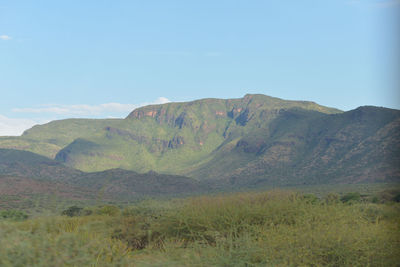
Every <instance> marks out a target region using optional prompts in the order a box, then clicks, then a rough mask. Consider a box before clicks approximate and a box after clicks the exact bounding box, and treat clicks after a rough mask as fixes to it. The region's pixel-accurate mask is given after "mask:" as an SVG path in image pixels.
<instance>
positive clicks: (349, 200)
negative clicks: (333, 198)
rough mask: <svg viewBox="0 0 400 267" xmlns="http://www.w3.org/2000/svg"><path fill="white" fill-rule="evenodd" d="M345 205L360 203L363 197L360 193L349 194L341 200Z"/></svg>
mask: <svg viewBox="0 0 400 267" xmlns="http://www.w3.org/2000/svg"><path fill="white" fill-rule="evenodd" d="M340 200H341V201H342V202H343V203H353V202H359V201H360V200H361V195H360V193H358V192H354V193H347V194H345V195H344V196H342V197H341V198H340Z"/></svg>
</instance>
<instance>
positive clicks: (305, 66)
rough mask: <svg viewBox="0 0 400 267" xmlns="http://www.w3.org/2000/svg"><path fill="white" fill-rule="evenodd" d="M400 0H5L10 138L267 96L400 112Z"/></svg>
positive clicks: (2, 102)
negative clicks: (174, 104)
mask: <svg viewBox="0 0 400 267" xmlns="http://www.w3.org/2000/svg"><path fill="white" fill-rule="evenodd" d="M399 33H400V0H326V1H320V0H314V1H311V0H303V1H298V0H292V1H289V0H276V1H272V0H271V1H257V0H229V1H225V0H202V1H185V0H159V1H156V0H148V1H135V0H130V1H122V0H95V1H90V0H85V1H82V0H69V1H67V0H60V1H51V0H47V1H46V0H30V1H28V0H25V1H24V0H0V136H2V135H19V134H21V133H22V132H23V131H24V130H25V129H28V128H30V127H31V126H33V125H34V124H37V123H46V122H48V121H51V120H55V119H64V118H71V117H74V118H77V117H84V118H114V117H120V118H122V117H125V116H126V115H128V113H129V112H130V111H131V110H133V109H134V108H137V107H139V106H143V105H146V104H152V103H166V102H169V101H190V100H194V99H200V98H209V97H213V98H239V97H242V96H244V95H245V94H247V93H260V94H266V95H270V96H274V97H279V98H283V99H290V100H310V101H314V102H317V103H319V104H322V105H326V106H330V107H336V108H339V109H342V110H351V109H354V108H356V107H358V106H362V105H375V106H384V107H389V108H396V109H400V90H399V88H400V75H398V73H400V51H399V48H398V47H400V37H399Z"/></svg>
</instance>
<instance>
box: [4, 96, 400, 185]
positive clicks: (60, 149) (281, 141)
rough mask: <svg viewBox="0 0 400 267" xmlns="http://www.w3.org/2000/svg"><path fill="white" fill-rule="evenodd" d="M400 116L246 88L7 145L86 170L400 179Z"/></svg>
mask: <svg viewBox="0 0 400 267" xmlns="http://www.w3.org/2000/svg"><path fill="white" fill-rule="evenodd" d="M399 119H400V111H398V110H392V109H386V108H378V107H360V108H358V109H355V110H352V111H348V112H342V111H340V110H338V109H334V108H328V107H324V106H320V105H318V104H316V103H313V102H307V101H287V100H282V99H279V98H273V97H269V96H265V95H246V96H244V97H243V98H239V99H202V100H196V101H192V102H183V103H168V104H162V105H151V106H146V107H142V108H138V109H136V110H134V111H132V112H131V114H129V116H128V117H127V118H125V119H116V120H86V119H70V120H62V121H54V122H50V123H48V124H45V125H41V126H35V127H33V128H32V129H30V130H28V131H26V132H25V133H24V134H23V135H22V136H21V137H15V138H0V147H8V148H17V149H23V150H29V151H33V152H35V153H39V154H41V155H44V156H47V157H49V158H54V159H55V160H56V161H58V162H60V163H63V164H65V165H67V166H70V167H73V168H76V169H79V170H81V171H85V172H99V171H100V172H101V171H106V170H110V169H124V170H131V171H135V172H137V173H146V172H148V171H151V170H153V171H156V172H158V173H163V174H171V175H183V176H190V177H193V178H196V179H197V180H199V181H205V180H207V181H208V182H210V181H213V182H210V183H215V184H217V185H218V186H222V187H242V186H244V187H257V186H260V185H275V184H276V185H296V184H318V183H357V182H379V181H398V180H399V177H400V171H399V167H398V166H400V164H399V163H400V161H399V151H400V144H399V141H398V140H399V132H400V131H399ZM119 171H121V170H119ZM114 172H115V170H114ZM104 175H108V176H112V174H110V173H107V172H105V173H104ZM121 183H122V181H121ZM110 190H111V189H110Z"/></svg>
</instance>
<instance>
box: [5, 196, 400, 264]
mask: <svg viewBox="0 0 400 267" xmlns="http://www.w3.org/2000/svg"><path fill="white" fill-rule="evenodd" d="M374 202H375V203H374ZM381 202H382V201H380V200H379V199H376V198H370V199H368V200H366V199H362V198H360V196H359V195H358V194H347V195H346V196H341V197H340V196H338V195H336V194H327V195H325V196H324V197H321V198H317V197H315V196H314V195H304V194H300V193H295V192H288V191H268V192H263V193H236V194H229V195H220V196H206V197H196V198H189V199H178V200H169V201H143V202H141V203H138V204H136V205H134V206H129V207H123V208H119V207H116V206H102V207H90V208H84V209H80V208H77V207H72V208H70V209H68V210H65V211H64V212H63V214H64V215H58V216H38V217H34V218H28V219H27V218H26V216H24V214H21V213H18V212H5V211H3V213H0V218H1V216H3V219H2V220H0V266H398V263H399V262H400V235H399V233H400V205H399V203H397V202H396V199H394V200H393V201H385V203H381Z"/></svg>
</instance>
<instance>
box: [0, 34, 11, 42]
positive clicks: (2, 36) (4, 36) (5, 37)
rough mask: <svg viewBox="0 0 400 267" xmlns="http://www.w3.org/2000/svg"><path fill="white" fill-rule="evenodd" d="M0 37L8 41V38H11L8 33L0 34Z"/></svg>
mask: <svg viewBox="0 0 400 267" xmlns="http://www.w3.org/2000/svg"><path fill="white" fill-rule="evenodd" d="M0 39H1V40H4V41H8V40H11V39H12V38H11V37H10V36H8V35H0Z"/></svg>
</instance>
